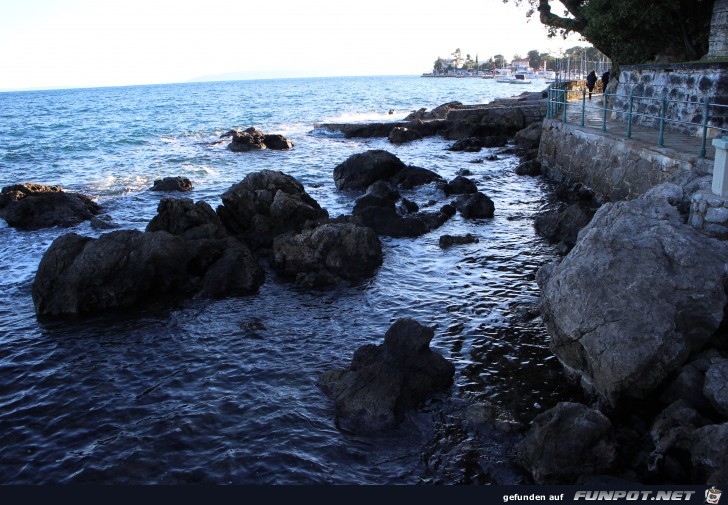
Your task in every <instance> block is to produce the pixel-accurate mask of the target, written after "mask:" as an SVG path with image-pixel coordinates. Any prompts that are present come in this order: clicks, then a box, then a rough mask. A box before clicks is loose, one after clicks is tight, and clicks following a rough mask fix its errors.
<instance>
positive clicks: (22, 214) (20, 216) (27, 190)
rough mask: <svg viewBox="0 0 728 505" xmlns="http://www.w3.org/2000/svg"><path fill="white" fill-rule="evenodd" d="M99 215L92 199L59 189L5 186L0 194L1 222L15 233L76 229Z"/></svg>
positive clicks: (21, 185) (54, 187) (32, 184)
mask: <svg viewBox="0 0 728 505" xmlns="http://www.w3.org/2000/svg"><path fill="white" fill-rule="evenodd" d="M100 211H101V207H99V205H98V204H97V203H96V202H94V201H93V200H91V198H89V197H87V196H85V195H82V194H80V193H66V192H65V191H63V189H62V188H61V187H60V186H44V185H42V184H34V183H25V184H16V185H13V186H6V187H4V188H3V189H2V191H1V192H0V218H2V219H4V220H5V221H6V222H7V223H8V226H10V227H12V228H17V229H18V230H37V229H40V228H49V227H51V226H62V227H69V226H75V225H77V224H79V223H81V222H83V221H87V220H90V219H93V218H94V216H96V215H97V214H98V213H99V212H100Z"/></svg>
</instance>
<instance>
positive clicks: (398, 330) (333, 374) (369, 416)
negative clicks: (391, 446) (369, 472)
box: [319, 319, 455, 433]
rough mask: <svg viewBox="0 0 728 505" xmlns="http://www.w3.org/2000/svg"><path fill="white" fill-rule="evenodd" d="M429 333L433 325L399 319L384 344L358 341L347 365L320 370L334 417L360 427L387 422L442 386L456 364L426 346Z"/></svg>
mask: <svg viewBox="0 0 728 505" xmlns="http://www.w3.org/2000/svg"><path fill="white" fill-rule="evenodd" d="M433 336H434V331H433V330H432V328H428V327H425V326H422V325H421V324H419V323H418V322H417V321H415V320H413V319H400V320H398V321H397V322H395V323H394V324H393V325H392V326H391V327H390V328H389V330H387V333H386V334H385V336H384V343H383V344H382V345H378V346H377V345H371V344H370V345H365V346H362V347H360V348H359V349H358V350H357V351H356V352H355V353H354V358H353V359H352V362H351V366H350V367H349V368H347V369H335V370H330V371H328V372H324V373H323V374H322V375H321V377H320V378H319V386H320V387H321V389H323V391H324V392H325V393H326V394H327V395H329V396H330V397H331V398H332V399H333V400H334V402H335V403H336V412H337V418H338V421H339V422H340V423H341V424H342V425H343V426H345V427H346V428H347V429H349V430H352V431H355V432H358V433H367V432H374V431H379V430H383V429H387V428H391V427H394V426H396V425H397V424H398V423H399V422H400V421H401V420H402V418H403V416H404V412H405V411H406V410H407V409H413V408H416V407H417V406H418V405H419V404H421V403H422V402H423V401H424V400H426V399H427V398H428V397H430V396H431V395H433V394H435V393H440V392H444V391H446V390H447V389H448V388H449V387H450V385H451V384H452V379H453V376H454V374H455V367H454V366H453V365H452V363H450V362H449V361H447V360H446V359H445V358H443V357H442V356H441V355H439V354H437V353H436V352H433V351H432V350H431V349H430V347H429V344H430V341H431V340H432V337H433Z"/></svg>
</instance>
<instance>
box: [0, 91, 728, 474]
mask: <svg viewBox="0 0 728 505" xmlns="http://www.w3.org/2000/svg"><path fill="white" fill-rule="evenodd" d="M540 98H541V97H540V96H523V97H520V98H514V99H510V100H501V101H496V102H494V103H493V104H488V105H487V106H464V105H462V104H459V103H457V102H455V103H449V104H444V105H443V106H441V107H438V108H437V109H435V110H433V111H432V112H430V113H428V112H427V111H425V110H420V111H416V112H414V113H413V114H412V115H411V116H410V117H408V118H407V120H405V121H403V122H396V123H371V124H363V125H362V124H355V125H340V124H336V125H332V124H325V125H319V126H318V127H319V128H323V129H326V130H329V131H336V132H340V133H341V134H343V135H344V136H346V137H356V136H361V137H373V136H377V137H387V138H389V141H390V142H392V143H402V142H416V141H417V140H418V139H419V138H421V137H424V136H427V135H441V136H443V137H445V138H446V139H449V140H454V141H456V142H455V143H454V144H453V146H452V147H451V149H455V150H464V151H469V152H476V151H477V150H479V149H482V148H483V147H496V146H498V147H500V146H504V145H505V144H506V141H507V140H508V139H514V146H513V147H505V149H504V150H502V151H501V152H502V153H504V154H505V153H515V154H518V155H520V156H521V158H522V163H521V164H520V165H519V167H518V169H517V171H518V173H519V174H522V175H530V176H537V175H539V174H540V166H539V162H538V144H539V137H540V119H539V114H540V113H541V112H540V111H543V110H545V105H544V104H543V103H542V102H541V101H540ZM540 117H541V119H542V117H543V116H540ZM228 133H229V135H227V136H229V137H231V139H232V140H231V147H230V150H231V151H234V152H246V151H249V150H260V149H265V148H270V149H276V148H280V149H289V148H291V147H293V146H292V145H289V144H290V143H289V142H288V141H285V142H284V140H285V139H280V138H277V137H275V136H269V135H266V134H263V133H262V132H259V131H258V130H255V129H254V128H252V129H248V130H244V131H237V130H236V131H231V132H228ZM269 137H270V138H269ZM274 137H275V138H274ZM235 143H237V144H239V145H238V146H234V147H232V144H235ZM267 144H270V145H267ZM274 145H275V146H278V147H272V146H274ZM243 146H245V147H243ZM332 176H333V179H334V182H335V185H336V187H337V189H338V190H340V191H347V192H351V193H352V194H353V198H355V199H356V201H355V204H354V208H353V211H352V214H351V215H347V216H339V217H336V218H331V217H330V216H329V214H328V212H327V211H326V210H325V209H323V208H321V207H320V205H319V204H318V203H317V202H316V201H315V200H314V199H313V198H312V197H311V196H310V195H309V194H308V193H307V192H306V191H305V189H304V188H303V186H302V185H301V184H300V183H299V182H298V181H296V180H295V179H294V178H293V177H291V176H289V175H286V174H285V173H283V172H277V171H271V170H266V171H261V172H254V173H251V174H249V175H248V176H246V177H245V179H243V180H242V181H240V182H239V183H237V184H235V185H233V186H232V187H230V188H229V189H228V191H226V192H225V193H224V194H223V195H222V202H223V203H222V205H221V206H219V207H218V208H217V209H216V210H215V209H213V208H212V207H211V206H209V205H208V204H207V203H205V202H204V201H198V202H194V201H193V200H191V199H185V198H178V199H176V198H162V199H161V201H160V203H159V207H158V210H157V215H156V216H155V217H154V218H153V219H152V220H151V221H150V222H149V223H148V225H147V228H146V230H145V231H144V232H140V231H136V230H116V231H113V232H110V233H105V234H102V235H101V236H100V237H99V238H97V239H93V238H89V237H82V236H79V235H77V234H74V233H70V234H67V235H63V236H61V237H59V238H58V239H56V240H55V241H54V242H53V244H52V245H51V246H50V248H49V249H48V250H47V251H46V253H45V255H44V256H43V259H42V261H41V263H40V265H39V267H38V272H37V274H36V278H35V281H34V283H33V287H32V296H33V301H34V304H35V307H36V313H37V315H38V317H48V316H54V317H57V316H69V315H70V316H77V315H83V314H91V313H95V312H99V311H104V310H109V309H114V308H118V307H128V306H134V305H137V304H139V303H142V302H144V301H145V300H149V299H152V298H156V297H161V296H173V297H189V296H199V297H213V298H214V297H224V296H231V295H235V296H240V295H243V296H254V295H255V293H256V291H257V290H258V288H259V287H260V286H261V285H262V284H263V283H264V282H265V278H264V277H265V276H264V274H263V271H264V270H263V268H262V267H261V262H268V263H269V264H270V267H271V269H272V270H273V271H274V272H275V273H276V275H277V276H279V277H280V278H281V279H283V280H287V281H290V282H293V283H295V284H296V285H297V286H299V287H301V288H304V289H326V288H329V287H332V286H336V285H338V284H340V283H357V282H361V281H363V280H366V279H368V278H371V277H372V276H374V275H376V271H377V269H378V268H379V266H380V265H381V264H382V262H383V261H386V258H385V257H384V254H383V251H382V244H381V242H380V239H379V236H390V237H414V236H419V235H422V234H425V233H429V232H431V231H433V230H435V229H437V228H438V227H439V226H441V225H442V224H443V223H444V222H446V221H447V220H448V219H450V218H451V217H452V216H453V215H454V214H455V213H456V212H459V213H460V214H461V215H462V217H463V218H466V219H488V218H490V217H492V216H493V215H494V212H496V210H497V203H498V202H493V201H492V200H491V199H490V198H489V197H488V196H487V195H486V194H484V193H483V192H480V191H479V190H478V187H477V186H476V185H475V184H474V183H473V182H472V181H470V180H469V179H467V177H465V176H459V177H457V178H455V179H453V180H451V181H446V180H444V179H443V178H442V177H441V176H440V175H438V174H437V173H435V172H433V171H430V170H428V169H425V168H421V167H412V166H407V165H405V164H404V163H402V162H401V161H400V160H399V159H397V158H396V157H395V156H394V155H392V154H391V153H388V152H386V151H381V150H379V151H367V152H363V153H359V154H355V155H353V156H351V157H350V158H349V159H347V160H345V161H344V162H342V163H341V164H340V165H338V166H336V167H332ZM170 179H171V180H169V181H167V183H163V182H164V181H160V189H159V190H161V191H186V190H188V189H190V188H191V185H189V184H188V183H189V181H186V182H185V181H183V180H177V179H179V178H177V179H173V178H170ZM420 185H431V186H432V187H434V188H436V189H437V191H438V195H441V196H440V197H439V199H438V200H437V201H431V202H414V201H410V200H408V199H407V198H403V197H402V195H401V193H400V191H399V190H400V189H409V188H412V187H416V186H420ZM155 186H156V184H155ZM23 188H26V189H27V190H26V189H23ZM47 188H48V189H45V188H44V187H41V186H39V185H33V184H25V185H17V186H13V187H10V188H4V189H3V192H2V194H3V197H2V198H0V217H2V218H4V219H6V221H8V224H9V225H11V226H14V225H12V224H11V220H10V219H8V218H7V217H6V216H9V215H11V214H10V212H11V210H13V207H15V206H17V205H18V203H19V202H23V201H24V202H23V205H24V206H27V205H31V204H32V203H33V202H38V203H37V206H38V208H39V209H43V208H45V207H47V206H48V204H47V203H45V200H44V199H45V198H50V199H52V200H53V201H54V202H55V201H56V200H58V198H59V197H58V194H62V191H61V189H60V188H59V187H47ZM161 188H164V189H161ZM560 191H561V193H562V196H563V197H564V201H563V203H562V204H561V205H560V206H559V207H558V208H556V209H552V210H550V211H548V212H546V213H544V214H543V215H542V216H540V217H539V218H538V219H537V220H536V223H535V226H536V228H537V230H538V231H539V233H541V234H543V235H545V236H548V237H549V238H550V239H552V240H554V241H555V242H557V243H559V244H560V246H559V247H560V250H561V252H562V253H563V254H564V258H563V259H562V261H561V262H559V263H558V264H552V265H545V266H544V267H543V268H542V269H541V270H540V271H539V273H538V276H537V281H538V284H539V286H540V288H541V291H542V296H541V301H540V307H539V309H538V310H537V311H536V313H540V316H541V317H542V318H543V321H544V323H545V325H546V328H547V329H548V332H549V335H550V336H551V339H552V340H551V350H552V351H553V353H554V355H555V356H556V357H557V358H558V359H559V361H560V362H561V363H562V364H563V365H564V367H565V368H566V370H568V371H569V373H571V374H572V375H573V376H574V377H575V379H576V380H578V381H580V382H581V384H582V385H583V388H584V391H585V393H586V394H587V397H588V398H589V399H590V401H589V403H588V404H579V403H575V402H564V403H560V404H558V405H557V406H555V407H554V408H553V409H550V410H548V411H546V412H544V413H542V414H540V415H538V416H537V417H536V418H535V419H534V420H533V422H532V423H531V424H530V426H528V427H526V426H521V425H519V424H518V423H516V422H510V421H504V419H506V418H508V416H507V415H505V417H504V414H503V413H502V412H496V411H495V410H493V411H492V412H491V410H492V409H487V408H486V409H485V411H487V412H485V411H484V412H480V413H477V415H476V413H474V412H471V410H472V409H470V410H468V412H467V414H465V415H464V419H463V422H465V423H473V419H478V421H477V423H476V424H478V425H479V426H483V425H488V426H491V427H492V428H493V429H495V430H496V431H507V432H508V433H510V434H512V435H514V436H515V440H516V441H518V443H517V444H516V445H514V446H513V447H512V454H511V456H512V457H513V458H514V459H515V460H517V461H518V463H519V464H520V465H521V467H522V470H524V471H525V472H527V474H528V475H529V479H530V480H529V481H530V482H535V483H577V482H578V483H599V482H603V481H606V480H607V479H618V480H620V481H623V482H633V483H661V484H662V483H675V484H687V483H693V484H695V483H707V484H717V483H719V482H725V481H726V480H728V457H727V456H726V454H728V451H726V450H725V449H726V442H725V441H726V440H728V359H726V358H727V357H728V339H727V335H726V322H725V317H724V313H725V307H726V302H727V301H728V297H727V296H726V286H728V282H726V281H728V274H727V272H728V268H727V266H728V246H726V244H725V243H724V242H722V241H719V240H717V239H715V238H710V237H707V236H706V235H703V234H701V233H700V232H698V231H696V230H695V229H693V228H691V227H690V226H688V225H686V224H685V221H686V216H685V215H684V211H683V209H684V205H683V203H684V201H685V200H686V198H687V199H689V195H686V194H685V191H684V189H683V188H682V187H679V186H674V185H669V184H664V185H661V186H658V187H656V188H653V189H652V190H651V191H649V192H648V193H646V194H645V195H643V196H642V197H640V198H637V199H635V200H630V201H624V202H614V203H611V202H605V201H604V199H602V198H600V195H597V194H595V193H594V192H592V191H591V190H590V189H589V188H586V187H583V186H580V185H577V186H574V187H570V188H561V190H560ZM31 194H32V198H31V197H30V195H31ZM69 195H75V194H69ZM79 202H82V203H83V205H84V206H83V207H82V208H81V211H80V212H79V213H78V214H79V215H78V217H74V218H73V219H68V218H67V217H66V216H67V214H66V211H65V210H54V212H56V213H57V214H58V215H60V216H62V218H61V219H55V218H52V219H48V218H43V219H41V220H39V221H38V222H37V223H35V224H32V220H31V221H30V223H31V224H24V225H21V226H17V228H18V229H34V227H42V226H73V225H74V224H77V223H78V222H79V221H82V220H86V219H96V220H98V218H97V217H95V216H96V215H97V214H99V213H100V212H101V211H102V210H103V209H100V208H99V207H98V206H97V205H95V204H93V202H92V201H91V200H90V199H88V197H84V196H83V195H78V196H70V204H69V206H70V207H71V208H74V209H75V208H77V207H78V205H79ZM84 202H85V203H84ZM88 202H91V204H93V205H91V204H89V203H88ZM55 205H56V204H55V203H54V206H55ZM433 206H434V207H435V208H437V210H434V211H433V210H421V209H424V208H432V207H433ZM61 207H62V208H63V205H61ZM54 208H55V207H54ZM22 212H23V214H24V215H26V216H31V217H32V216H35V215H42V213H41V212H39V211H38V212H37V211H35V210H23V211H22ZM48 223H50V224H48ZM484 223H485V225H487V221H485V222H484ZM473 241H477V238H475V237H473V236H463V237H457V236H456V237H453V236H449V235H443V236H442V237H440V241H439V244H440V247H443V248H444V247H450V246H453V245H457V244H464V243H469V242H473ZM534 317H538V315H536V316H534ZM433 335H434V331H433V330H432V329H431V328H426V327H424V326H422V325H420V324H419V323H417V322H416V321H414V320H400V321H397V322H396V323H395V324H394V325H393V326H392V327H391V328H390V329H389V331H388V332H387V334H386V335H385V337H384V343H383V344H382V345H379V346H375V345H371V344H370V345H365V346H363V347H362V348H360V349H359V350H358V351H357V352H356V353H355V354H354V356H353V358H352V362H351V366H350V367H349V368H348V369H337V370H332V371H329V372H326V373H324V374H323V375H322V376H321V377H320V378H319V384H320V386H321V388H322V389H323V391H324V392H326V393H327V394H328V395H330V396H331V398H332V399H333V401H334V402H335V404H336V411H337V418H338V421H339V424H340V425H341V426H344V427H345V428H346V429H348V430H352V431H356V432H361V433H369V432H372V431H377V430H381V429H387V428H390V427H392V426H394V425H396V424H397V423H398V422H399V421H400V420H401V419H402V415H403V412H404V411H405V410H406V409H412V408H417V407H418V406H419V405H420V404H421V403H422V402H423V401H425V400H426V399H427V398H429V397H430V396H432V395H438V394H443V393H446V392H447V390H448V388H449V387H450V384H451V382H452V376H453V373H454V369H453V368H452V365H451V364H450V363H449V362H447V360H446V359H445V358H443V357H442V356H440V355H439V354H437V353H434V352H433V351H431V350H430V348H429V342H430V340H431V339H432V338H433Z"/></svg>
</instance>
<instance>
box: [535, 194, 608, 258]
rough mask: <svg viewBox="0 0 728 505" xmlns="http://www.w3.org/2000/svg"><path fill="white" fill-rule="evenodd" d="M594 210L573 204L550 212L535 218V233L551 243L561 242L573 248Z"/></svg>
mask: <svg viewBox="0 0 728 505" xmlns="http://www.w3.org/2000/svg"><path fill="white" fill-rule="evenodd" d="M594 212H595V211H594V210H593V209H591V208H590V207H588V206H587V205H583V204H580V203H574V204H571V205H569V206H568V207H566V209H564V210H562V211H558V210H555V209H554V210H551V211H548V212H544V213H543V214H540V215H538V216H536V219H535V222H534V225H535V227H536V232H537V233H538V234H539V235H541V236H542V237H545V238H547V239H549V240H551V241H553V242H563V243H564V244H566V246H567V247H568V248H572V247H574V245H575V244H576V239H577V237H578V235H579V231H580V230H581V229H582V228H584V227H585V226H586V225H588V224H589V221H591V219H592V216H594Z"/></svg>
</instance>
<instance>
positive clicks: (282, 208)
mask: <svg viewBox="0 0 728 505" xmlns="http://www.w3.org/2000/svg"><path fill="white" fill-rule="evenodd" d="M217 213H218V215H219V216H220V219H221V221H222V222H223V224H224V225H225V227H226V228H227V229H228V230H229V231H231V232H232V233H233V234H235V235H238V236H241V237H242V238H243V239H244V240H245V242H246V243H247V244H248V245H250V246H251V247H253V248H260V247H270V246H271V245H272V244H273V239H274V238H275V237H276V236H278V235H280V234H282V233H286V232H289V231H301V230H302V229H303V225H304V224H305V223H306V221H308V220H318V219H323V218H326V217H328V213H327V212H326V211H325V210H324V209H322V208H321V207H320V206H319V204H318V203H317V202H316V200H314V199H313V198H311V196H310V195H309V194H308V193H306V191H305V190H304V189H303V186H302V185H301V183H300V182H298V181H297V180H296V179H294V178H293V177H291V176H290V175H286V174H284V173H283V172H278V171H274V170H262V171H260V172H254V173H251V174H248V175H247V176H246V177H245V179H243V180H242V181H241V182H239V183H237V184H235V185H233V186H232V187H231V188H230V189H228V190H227V191H226V192H225V193H224V194H223V195H222V205H221V206H219V207H218V208H217Z"/></svg>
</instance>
